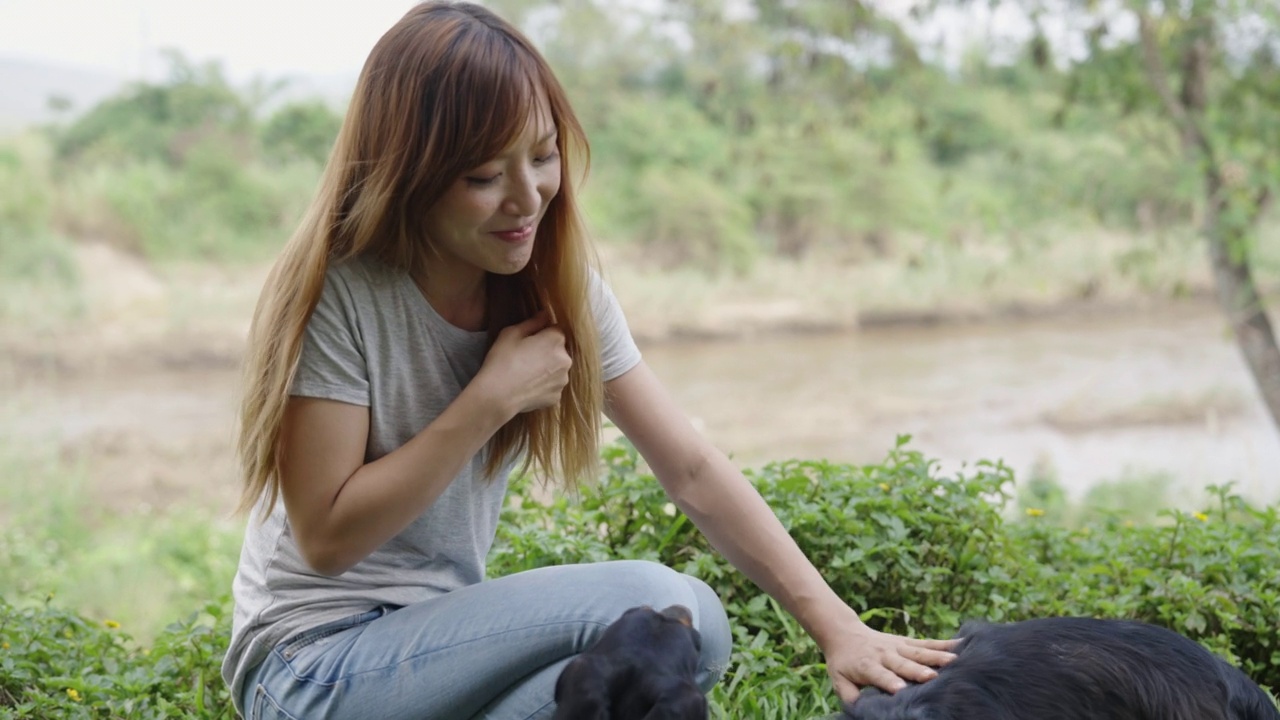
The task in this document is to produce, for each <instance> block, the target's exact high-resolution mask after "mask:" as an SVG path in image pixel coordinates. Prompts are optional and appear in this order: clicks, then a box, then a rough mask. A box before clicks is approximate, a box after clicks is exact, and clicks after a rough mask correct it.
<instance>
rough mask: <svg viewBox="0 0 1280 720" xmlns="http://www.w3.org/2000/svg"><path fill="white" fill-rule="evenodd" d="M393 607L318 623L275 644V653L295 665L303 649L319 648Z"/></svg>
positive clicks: (380, 615)
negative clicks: (321, 623)
mask: <svg viewBox="0 0 1280 720" xmlns="http://www.w3.org/2000/svg"><path fill="white" fill-rule="evenodd" d="M393 609H394V608H391V607H385V606H384V607H379V608H375V609H373V610H370V611H368V612H363V613H360V614H358V615H351V616H349V617H345V618H341V619H339V620H334V621H332V622H327V623H325V624H323V625H318V626H316V627H313V628H311V629H310V630H305V631H303V632H301V633H298V634H297V635H294V636H293V637H291V638H289V639H288V640H285V641H283V642H281V643H280V644H279V645H277V646H276V649H275V653H276V654H277V655H278V656H279V657H280V659H281V660H283V661H284V662H285V664H286V665H289V666H290V667H295V664H294V661H295V660H299V659H300V658H299V655H300V654H302V653H303V651H305V650H308V649H312V650H319V649H320V648H322V647H324V646H325V645H327V644H328V643H327V641H328V640H330V639H332V638H334V637H335V636H337V635H339V634H340V633H344V632H346V631H348V630H351V629H352V628H357V627H360V626H361V625H365V624H367V623H370V622H373V621H374V620H377V619H378V618H380V617H382V616H383V615H386V614H387V613H388V612H391V610H393ZM308 654H310V653H308ZM302 664H303V665H304V666H305V665H306V662H303V663H302ZM295 669H296V667H295Z"/></svg>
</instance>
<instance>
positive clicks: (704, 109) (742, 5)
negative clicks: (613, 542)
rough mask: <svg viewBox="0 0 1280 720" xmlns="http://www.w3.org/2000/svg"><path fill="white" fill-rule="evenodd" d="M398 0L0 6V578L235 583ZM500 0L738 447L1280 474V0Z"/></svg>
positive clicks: (1148, 499)
mask: <svg viewBox="0 0 1280 720" xmlns="http://www.w3.org/2000/svg"><path fill="white" fill-rule="evenodd" d="M411 4H412V3H411V2H409V0H365V1H364V2H361V3H360V4H359V10H358V11H356V10H354V9H353V8H354V7H355V6H354V5H350V4H348V5H340V4H330V3H307V2H302V1H301V0H267V1H265V2H264V1H262V0H259V1H258V2H253V3H250V2H246V1H244V0H223V2H220V3H197V2H194V1H192V0H163V1H161V0H107V1H102V2H88V1H87V0H84V1H80V2H73V1H71V0H63V1H61V2H47V0H0V594H2V595H3V596H4V597H6V598H15V599H26V598H44V597H45V596H46V595H47V594H48V593H51V592H52V593H54V594H55V596H57V597H60V598H62V600H63V602H65V603H66V604H68V605H70V606H73V607H75V608H77V609H79V610H81V611H84V612H86V613H89V614H91V615H94V616H97V617H111V618H115V619H116V620H117V621H122V622H124V623H126V626H127V627H128V628H129V629H130V630H131V631H132V632H133V633H134V635H135V636H139V637H143V638H145V637H146V636H147V635H148V634H149V633H152V632H154V631H155V630H156V629H157V628H159V627H162V626H163V625H164V624H165V623H167V622H168V621H169V620H171V619H173V618H175V617H178V616H179V615H181V614H183V613H185V612H186V611H187V609H190V608H195V607H197V606H199V605H200V603H201V602H203V600H204V599H207V598H209V597H211V596H217V595H221V594H223V593H225V591H226V589H227V587H228V584H229V581H230V577H231V574H232V572H234V565H235V561H236V557H237V553H238V548H239V541H240V530H241V527H242V526H241V522H242V521H241V520H240V519H238V518H236V517H234V516H232V515H231V509H232V507H233V505H234V502H235V500H236V493H237V489H238V485H237V483H238V479H237V477H236V472H235V462H234V454H233V447H232V437H233V435H234V432H235V416H234V413H235V407H236V404H237V402H238V396H237V390H238V384H239V383H238V363H239V356H240V350H241V344H242V342H243V338H244V335H245V332H246V329H247V326H248V321H249V316H250V313H251V311H252V308H253V304H254V302H255V300H256V295H257V291H258V289H259V287H260V284H261V282H262V280H263V278H264V276H265V273H266V270H267V268H268V267H269V264H270V262H271V260H272V258H273V257H274V255H275V253H276V252H277V251H278V250H279V248H280V247H281V246H282V244H283V243H284V241H285V240H286V239H287V237H288V235H289V233H290V232H291V230H292V229H293V227H294V225H295V223H296V222H297V220H298V219H299V216H300V214H301V212H302V210H303V208H304V207H305V206H306V204H307V203H308V201H309V199H310V195H311V193H312V191H313V189H314V185H315V182H316V179H317V178H318V175H319V172H320V169H321V167H322V165H323V163H324V161H325V158H326V157H327V154H328V151H329V147H330V144H331V143H332V140H333V138H334V136H335V134H336V132H337V128H338V126H339V124H340V122H341V118H342V113H343V111H344V108H345V104H346V100H347V97H348V94H349V93H350V91H351V89H352V87H353V85H354V82H355V78H356V75H357V74H358V72H359V69H360V66H361V64H362V63H363V61H364V58H365V55H366V54H367V53H368V51H369V49H370V48H371V47H372V45H373V44H374V43H375V42H376V41H377V39H378V37H379V36H380V34H381V33H382V32H383V31H384V30H385V29H386V28H387V27H389V26H390V25H391V24H392V23H394V22H395V21H396V20H397V19H398V18H399V17H400V16H401V15H402V14H403V12H404V11H405V10H407V9H408V8H409V7H410V6H411ZM486 4H488V5H489V6H491V7H493V8H494V9H496V10H498V11H499V12H500V13H501V14H503V15H504V16H506V17H508V18H509V19H511V20H513V21H514V22H516V23H517V24H518V25H519V26H520V27H521V28H523V29H524V30H525V31H526V32H527V33H528V34H529V35H530V36H531V37H532V38H533V39H534V41H535V42H536V43H537V44H538V46H539V47H541V48H542V49H543V50H544V52H545V53H546V54H547V56H548V58H549V59H550V60H551V62H552V64H553V65H554V66H555V68H556V69H557V71H558V73H559V74H560V77H561V79H562V81H563V83H564V84H565V86H566V88H567V90H568V92H569V95H570V97H571V98H572V99H573V101H574V102H575V103H576V108H577V110H578V113H579V115H580V117H581V120H582V121H583V123H584V125H585V126H586V128H587V131H588V133H589V136H590V138H591V139H592V143H593V157H592V168H591V175H590V179H589V181H588V183H587V185H586V188H585V191H584V202H585V205H586V210H587V213H588V219H589V222H590V225H591V228H592V231H593V233H594V234H595V236H596V238H597V240H598V244H599V247H600V251H601V256H602V259H603V263H604V267H605V271H606V274H607V277H608V278H609V280H610V281H611V282H612V283H613V285H614V287H615V289H616V291H617V293H618V295H619V297H620V299H621V301H622V303H623V305H624V308H625V310H626V312H627V314H628V318H629V320H630V322H631V325H632V329H633V331H634V332H635V334H636V336H637V338H638V339H639V341H640V342H641V344H642V349H643V350H644V352H645V354H646V356H647V358H648V360H649V362H650V364H651V365H652V366H653V367H654V368H655V369H656V371H657V372H658V373H659V375H660V376H661V377H663V378H664V379H665V380H666V381H667V382H668V384H669V385H670V387H671V389H672V391H673V393H674V394H675V395H676V396H677V398H678V399H679V401H680V402H681V403H682V404H683V406H684V408H685V409H686V410H687V412H688V413H689V414H690V416H692V417H693V418H694V420H695V423H696V425H697V426H698V428H699V429H700V430H701V431H702V432H705V433H707V434H708V435H709V436H710V437H711V438H712V439H713V440H714V441H715V442H716V443H717V444H718V445H719V446H720V447H722V448H723V449H725V450H726V451H728V452H729V453H731V454H732V456H733V457H734V458H735V459H736V460H737V461H738V462H739V463H740V464H742V465H744V466H758V465H760V464H763V463H766V462H769V461H771V460H778V459H785V458H803V459H818V458H825V459H829V460H834V461H842V462H854V463H863V462H874V461H877V460H879V459H881V458H882V457H883V456H884V454H885V453H886V452H887V451H888V450H889V449H890V448H891V447H892V446H893V445H894V442H895V438H896V437H897V436H899V435H903V434H907V435H911V436H912V441H911V444H912V446H914V447H915V448H917V449H920V450H922V451H923V452H925V453H926V454H927V455H929V456H931V457H935V458H937V459H938V461H939V464H940V467H943V468H945V467H958V466H960V465H963V464H973V463H975V462H978V461H980V460H991V461H997V460H1003V461H1004V462H1006V463H1007V464H1009V465H1010V466H1011V467H1012V468H1013V469H1014V471H1015V473H1016V476H1017V478H1018V479H1019V490H1018V492H1019V493H1020V501H1019V502H1020V503H1021V504H1022V506H1024V507H1035V508H1039V509H1043V508H1046V507H1048V508H1053V509H1055V512H1058V513H1059V514H1060V517H1063V518H1067V519H1068V520H1067V521H1069V518H1071V517H1082V516H1084V515H1085V514H1087V513H1088V512H1091V511H1095V510H1099V509H1106V510H1109V511H1114V512H1121V513H1124V514H1125V515H1126V516H1127V517H1129V518H1130V519H1132V520H1133V521H1134V522H1147V521H1153V520H1155V519H1156V511H1157V510H1158V509H1160V508H1166V507H1183V508H1194V507H1196V506H1197V504H1199V503H1202V502H1203V489H1204V488H1205V487H1206V486H1207V485H1210V484H1223V483H1235V489H1236V491H1238V492H1240V493H1241V494H1243V495H1245V496H1246V497H1248V498H1250V499H1252V500H1254V501H1257V502H1263V503H1269V502H1274V501H1275V500H1277V499H1280V472H1278V470H1280V432H1278V430H1277V425H1276V423H1275V420H1274V419H1273V415H1274V413H1275V412H1280V400H1274V401H1273V402H1272V403H1270V404H1269V403H1268V401H1267V395H1266V394H1265V393H1264V392H1263V391H1262V390H1261V388H1263V387H1266V386H1267V384H1268V383H1270V385H1271V386H1273V387H1274V386H1275V385H1277V384H1278V383H1280V369H1278V368H1280V365H1275V364H1272V365H1270V366H1268V365H1267V362H1268V358H1270V357H1273V355H1270V354H1269V353H1271V354H1273V353H1275V347H1274V341H1272V342H1271V344H1270V348H1269V350H1268V348H1267V343H1266V342H1258V343H1254V344H1252V345H1250V346H1249V347H1250V348H1251V349H1250V351H1249V353H1246V352H1244V351H1243V349H1242V343H1241V342H1239V338H1241V337H1242V335H1241V333H1240V331H1241V329H1242V328H1246V329H1247V328H1253V329H1254V330H1257V329H1258V328H1260V327H1263V326H1265V325H1266V318H1267V314H1266V307H1267V303H1268V302H1270V305H1271V306H1275V304H1276V302H1277V298H1276V293H1277V290H1278V289H1280V212H1278V211H1277V210H1276V209H1275V204H1276V203H1275V202H1274V201H1273V199H1272V198H1273V197H1274V195H1275V191H1276V190H1277V189H1280V39H1278V38H1280V9H1278V7H1277V4H1276V2H1275V0H1187V1H1186V2H1181V3H1176V4H1168V5H1165V4H1163V3H1161V2H1153V3H1140V4H1129V3H1127V2H1124V1H1122V0H1089V1H1088V2H1084V1H1077V0H1002V1H1000V0H998V1H995V2H985V1H984V2H981V3H973V2H965V1H963V0H936V1H931V2H912V1H910V0H838V1H837V0H558V1H556V0H491V2H488V3H486ZM1255 295H1256V297H1255ZM1224 298H1225V299H1224ZM1242 308H1243V309H1244V310H1245V311H1247V312H1244V313H1241V312H1238V311H1239V310H1241V309H1242ZM1249 337H1251V338H1255V339H1256V338H1262V339H1263V340H1266V339H1267V337H1268V336H1267V335H1266V333H1260V334H1255V335H1250V336H1249ZM1267 367H1270V371H1268V370H1267V369H1266V368H1267ZM1259 368H1262V370H1261V371H1259ZM1276 392H1280V391H1275V392H1273V393H1272V394H1273V396H1274V395H1275V394H1276ZM1269 408H1270V409H1269Z"/></svg>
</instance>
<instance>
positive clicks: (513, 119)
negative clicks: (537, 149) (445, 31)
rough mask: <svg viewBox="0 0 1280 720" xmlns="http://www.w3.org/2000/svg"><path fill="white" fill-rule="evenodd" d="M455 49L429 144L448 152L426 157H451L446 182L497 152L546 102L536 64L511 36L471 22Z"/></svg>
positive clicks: (432, 153)
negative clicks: (455, 60) (454, 61)
mask: <svg viewBox="0 0 1280 720" xmlns="http://www.w3.org/2000/svg"><path fill="white" fill-rule="evenodd" d="M453 45H454V46H455V49H454V52H452V53H450V54H451V55H452V56H453V57H456V58H458V61H457V62H456V63H454V65H453V67H452V68H451V70H452V72H450V73H449V76H448V77H447V78H446V81H445V82H444V83H442V87H441V89H440V97H439V104H438V105H437V108H436V110H437V113H436V115H435V131H436V132H435V133H434V134H435V135H436V137H434V138H433V140H434V141H435V142H433V143H432V144H433V145H436V147H437V148H438V149H440V150H444V151H447V154H446V153H436V152H429V153H427V154H426V157H427V158H431V159H432V160H434V161H436V162H437V163H438V160H439V159H440V158H441V157H449V158H450V160H451V162H450V165H451V166H452V167H450V168H449V170H448V175H447V176H446V177H445V178H443V179H444V180H445V182H446V183H447V182H451V181H453V180H454V179H456V178H457V177H459V176H461V175H462V174H463V173H465V172H467V171H469V170H471V169H473V168H474V167H476V166H477V165H481V164H483V163H485V162H488V161H490V160H492V159H493V158H495V157H497V156H498V155H499V154H501V153H502V151H503V150H505V149H507V148H508V147H509V146H510V145H511V144H512V143H513V142H515V140H516V138H518V137H519V136H520V133H521V132H523V131H524V129H525V127H527V125H528V123H529V122H530V121H531V120H532V119H533V118H535V117H537V115H538V113H539V111H540V110H541V106H543V105H545V104H546V101H545V100H544V99H543V98H544V97H545V92H544V90H543V88H542V80H541V72H540V68H539V66H538V63H537V60H536V59H535V58H534V57H532V56H530V55H529V54H528V53H527V52H526V51H525V49H524V48H523V47H521V46H520V45H519V44H517V43H515V42H513V41H512V38H511V37H509V36H507V35H506V34H504V33H502V32H500V31H498V30H496V29H493V28H490V27H488V26H486V25H484V24H482V23H475V24H474V25H472V26H471V27H468V28H467V32H463V33H459V35H458V36H457V37H455V38H454V41H453ZM424 159H426V158H424ZM442 169H443V168H441V167H440V166H439V165H438V164H436V166H435V167H434V168H433V170H434V172H437V173H439V172H441V170H442Z"/></svg>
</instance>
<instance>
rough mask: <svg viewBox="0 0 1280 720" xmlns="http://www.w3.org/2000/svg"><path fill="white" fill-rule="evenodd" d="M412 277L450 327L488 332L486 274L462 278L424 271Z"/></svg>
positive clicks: (445, 273)
mask: <svg viewBox="0 0 1280 720" xmlns="http://www.w3.org/2000/svg"><path fill="white" fill-rule="evenodd" d="M412 276H413V282H414V284H415V285H417V286H418V290H419V291H420V292H421V293H422V295H423V297H425V298H426V299H427V302H428V303H430V305H431V307H432V308H433V309H434V310H435V311H436V313H438V314H439V315H440V317H442V318H444V319H445V321H446V322H448V323H449V324H450V325H453V326H454V327H457V328H461V329H463V330H469V331H473V332H475V331H480V330H484V329H485V304H486V303H485V300H486V297H487V295H486V292H485V289H486V283H485V277H486V273H484V272H479V273H477V274H476V275H475V276H474V277H459V276H458V275H455V274H453V273H448V272H431V271H429V270H422V271H419V272H415V273H412Z"/></svg>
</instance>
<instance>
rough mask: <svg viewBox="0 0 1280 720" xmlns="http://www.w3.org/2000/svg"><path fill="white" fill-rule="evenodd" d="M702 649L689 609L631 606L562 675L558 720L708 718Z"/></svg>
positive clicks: (701, 719) (690, 719) (702, 719)
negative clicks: (700, 672)
mask: <svg viewBox="0 0 1280 720" xmlns="http://www.w3.org/2000/svg"><path fill="white" fill-rule="evenodd" d="M701 649H702V639H701V637H699V635H698V631H697V630H695V629H694V628H693V616H692V614H691V613H690V612H689V610H688V609H687V608H685V607H683V606H680V605H672V606H671V607H669V608H667V609H665V610H663V611H662V612H658V611H656V610H654V609H652V608H649V607H636V608H631V609H630V610H628V611H626V612H625V613H623V614H622V617H620V618H618V620H616V621H615V622H614V623H613V624H611V625H610V626H609V627H608V628H605V631H604V634H603V635H601V636H600V639H599V640H598V641H597V642H596V644H595V645H593V646H592V647H591V649H589V650H587V651H586V652H584V653H582V654H581V655H579V656H578V657H576V658H574V659H573V660H572V661H571V662H570V663H569V664H568V665H566V666H565V669H564V671H563V672H561V673H560V677H559V679H557V681H556V695H555V697H556V714H555V716H554V717H553V720H706V717H707V700H706V698H705V697H703V695H702V691H701V690H700V689H699V688H698V685H697V683H695V682H694V674H695V673H696V672H697V669H698V654H699V652H700V651H701Z"/></svg>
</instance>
